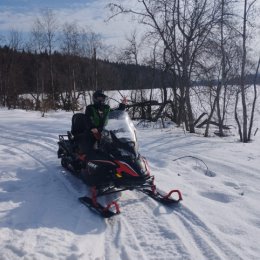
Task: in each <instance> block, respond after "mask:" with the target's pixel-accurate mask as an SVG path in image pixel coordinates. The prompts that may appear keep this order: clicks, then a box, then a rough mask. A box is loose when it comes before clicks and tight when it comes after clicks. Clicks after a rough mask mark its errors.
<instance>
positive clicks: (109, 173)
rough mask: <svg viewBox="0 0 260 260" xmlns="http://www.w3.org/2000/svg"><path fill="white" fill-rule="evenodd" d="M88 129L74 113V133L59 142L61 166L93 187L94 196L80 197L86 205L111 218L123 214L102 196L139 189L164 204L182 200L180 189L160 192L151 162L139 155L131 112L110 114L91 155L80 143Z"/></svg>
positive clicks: (80, 115) (64, 136)
mask: <svg viewBox="0 0 260 260" xmlns="http://www.w3.org/2000/svg"><path fill="white" fill-rule="evenodd" d="M85 130H86V118H85V115H84V114H82V113H78V114H74V115H73V117H72V128H71V131H70V132H67V135H59V142H58V145H59V149H58V158H61V165H62V166H63V167H64V168H66V169H68V170H69V171H71V172H72V173H73V174H74V175H76V176H78V177H79V178H81V179H82V180H83V181H84V182H85V183H86V184H87V185H88V186H90V190H91V195H90V196H84V197H80V198H79V200H80V201H81V202H82V203H83V204H85V205H86V206H88V207H89V208H91V209H94V210H95V211H96V212H97V213H99V214H100V215H102V216H103V217H111V216H113V215H115V214H118V213H120V209H119V205H118V203H117V202H116V201H111V202H109V203H108V204H107V205H102V204H100V203H99V201H98V198H99V197H101V196H106V195H108V194H112V193H119V192H122V191H125V190H138V191H140V192H143V193H145V194H147V195H148V196H150V197H151V198H153V199H155V200H157V201H159V202H161V203H163V204H174V203H178V202H179V201H180V200H182V196H181V192H180V191H179V190H171V191H170V192H169V193H167V194H162V193H161V192H159V191H158V190H157V188H156V186H155V184H154V176H152V175H151V174H150V170H149V167H148V164H147V161H146V159H145V158H144V157H142V156H141V155H140V153H139V152H138V142H137V138H136V130H135V127H134V124H133V122H132V121H131V119H130V117H129V116H128V114H127V112H125V111H122V110H114V111H111V112H110V114H109V119H108V122H107V124H106V126H105V127H104V129H103V131H102V133H101V136H100V139H99V141H98V147H97V149H96V150H93V151H92V152H91V153H89V154H85V153H82V152H81V151H80V149H79V143H80V142H82V141H83V138H85V136H86V135H85V134H84V131H85ZM174 197H175V198H174ZM112 207H114V209H112Z"/></svg>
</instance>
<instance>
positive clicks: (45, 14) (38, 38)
mask: <svg viewBox="0 0 260 260" xmlns="http://www.w3.org/2000/svg"><path fill="white" fill-rule="evenodd" d="M57 30H58V22H57V19H56V16H55V13H54V12H53V11H52V10H51V9H43V10H42V13H41V16H40V17H37V18H36V20H35V22H34V25H33V28H32V37H33V42H35V46H36V47H37V51H40V52H42V51H43V50H44V51H47V54H48V60H49V74H50V90H51V100H52V102H51V103H52V107H53V108H55V100H56V95H55V94H56V93H55V92H56V89H55V85H54V71H53V60H52V54H53V51H54V49H55V45H56V41H57ZM45 91H46V89H45Z"/></svg>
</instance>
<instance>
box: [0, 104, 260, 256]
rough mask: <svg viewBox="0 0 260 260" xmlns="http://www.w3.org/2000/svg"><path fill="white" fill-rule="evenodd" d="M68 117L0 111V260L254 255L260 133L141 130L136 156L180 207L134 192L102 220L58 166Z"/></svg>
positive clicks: (259, 215) (259, 219) (259, 214)
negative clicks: (242, 137)
mask: <svg viewBox="0 0 260 260" xmlns="http://www.w3.org/2000/svg"><path fill="white" fill-rule="evenodd" d="M71 116H72V113H69V112H61V111H60V112H55V113H54V112H53V113H47V114H46V117H41V114H40V113H39V112H26V111H22V110H6V109H0V164H1V167H0V259H1V260H10V259H12V260H16V259H23V260H34V259H35V260H46V259H62V260H64V259H66V260H78V259H83V260H105V259H106V260H120V259H122V260H128V259H131V260H132V259H144V260H163V259H165V260H166V259H167V260H177V259H191V260H194V259H199V260H203V259H205V260H206V259H207V260H208V259H216V260H219V259H227V260H230V259H235V260H238V259H243V260H247V259H248V260H253V259H260V248H259V245H258V244H259V242H258V241H259V240H260V207H259V198H260V174H259V168H260V149H259V147H260V134H259V132H258V133H257V134H256V136H255V137H254V138H255V140H254V142H252V143H248V144H243V143H240V142H238V141H237V136H230V137H227V138H223V139H221V138H219V137H210V138H203V137H202V136H199V135H194V134H189V133H186V134H185V133H184V132H183V130H182V129H181V128H176V127H169V128H167V129H163V130H162V129H159V128H141V127H138V129H137V131H138V133H137V134H138V139H139V146H140V152H141V154H142V155H144V156H145V157H146V158H147V160H148V162H149V166H150V168H151V171H152V173H153V174H154V175H155V177H156V183H157V186H158V187H159V188H160V189H162V190H164V191H169V190H171V189H173V188H174V189H179V190H181V191H182V194H183V201H182V202H181V204H180V205H179V206H177V207H166V206H162V205H160V204H159V203H157V202H156V201H154V200H152V199H151V198H149V197H146V196H145V195H144V194H140V193H138V192H136V191H127V192H124V193H123V194H122V195H121V197H120V198H119V204H120V208H121V211H122V212H121V214H120V215H118V216H116V217H114V218H112V219H109V220H104V219H102V218H100V217H98V216H97V215H95V214H94V213H93V212H91V211H90V210H89V209H87V208H86V207H85V206H84V205H82V204H80V203H79V201H78V197H80V196H83V195H85V193H86V192H87V187H86V186H85V185H84V184H83V183H82V182H81V181H80V180H78V179H76V178H75V177H73V176H72V175H71V174H70V173H68V172H66V171H65V170H63V169H62V167H61V166H60V161H59V159H58V158H57V154H56V152H57V141H58V135H59V134H66V131H67V130H69V129H70V122H71Z"/></svg>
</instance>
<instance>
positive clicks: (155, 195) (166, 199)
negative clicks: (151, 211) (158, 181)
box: [139, 189, 182, 205]
mask: <svg viewBox="0 0 260 260" xmlns="http://www.w3.org/2000/svg"><path fill="white" fill-rule="evenodd" d="M139 191H141V192H143V193H144V194H146V195H148V196H149V197H151V198H152V199H154V200H156V201H158V202H160V203H162V204H164V205H172V204H176V203H178V202H179V201H181V200H182V195H181V192H180V191H179V190H172V191H170V192H169V193H168V194H166V195H162V194H161V193H160V192H158V191H157V190H150V189H139ZM173 193H177V194H178V199H173V198H171V195H172V194H173Z"/></svg>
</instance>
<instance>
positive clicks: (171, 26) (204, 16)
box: [109, 0, 219, 132]
mask: <svg viewBox="0 0 260 260" xmlns="http://www.w3.org/2000/svg"><path fill="white" fill-rule="evenodd" d="M138 2H139V3H140V4H141V5H142V7H143V10H134V9H128V8H125V7H124V6H122V5H120V4H110V5H109V7H110V9H111V11H112V12H113V15H112V17H114V16H116V15H119V14H132V15H135V16H137V18H138V20H139V21H140V22H141V23H142V24H144V25H146V26H147V27H148V28H149V34H150V35H154V37H155V38H156V39H160V42H161V43H160V44H161V46H163V49H164V51H163V57H164V59H163V60H164V63H165V67H166V68H167V71H171V73H172V74H173V78H174V83H173V84H177V86H178V88H179V94H178V95H179V99H178V102H179V105H178V109H179V123H180V122H183V121H186V124H187V127H188V129H189V131H190V132H195V128H194V118H193V112H192V105H191V101H190V89H191V86H192V73H193V71H194V66H195V64H196V60H197V58H198V56H199V54H200V50H201V49H202V47H203V44H204V42H205V40H206V38H207V37H208V35H209V34H210V32H211V30H212V28H213V27H214V25H215V24H216V20H217V19H218V17H217V16H218V14H219V8H218V7H219V6H218V1H215V0H214V1H210V2H209V1H207V0H203V1H197V0H163V1H155V0H150V1H148V0H140V1H138Z"/></svg>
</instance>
